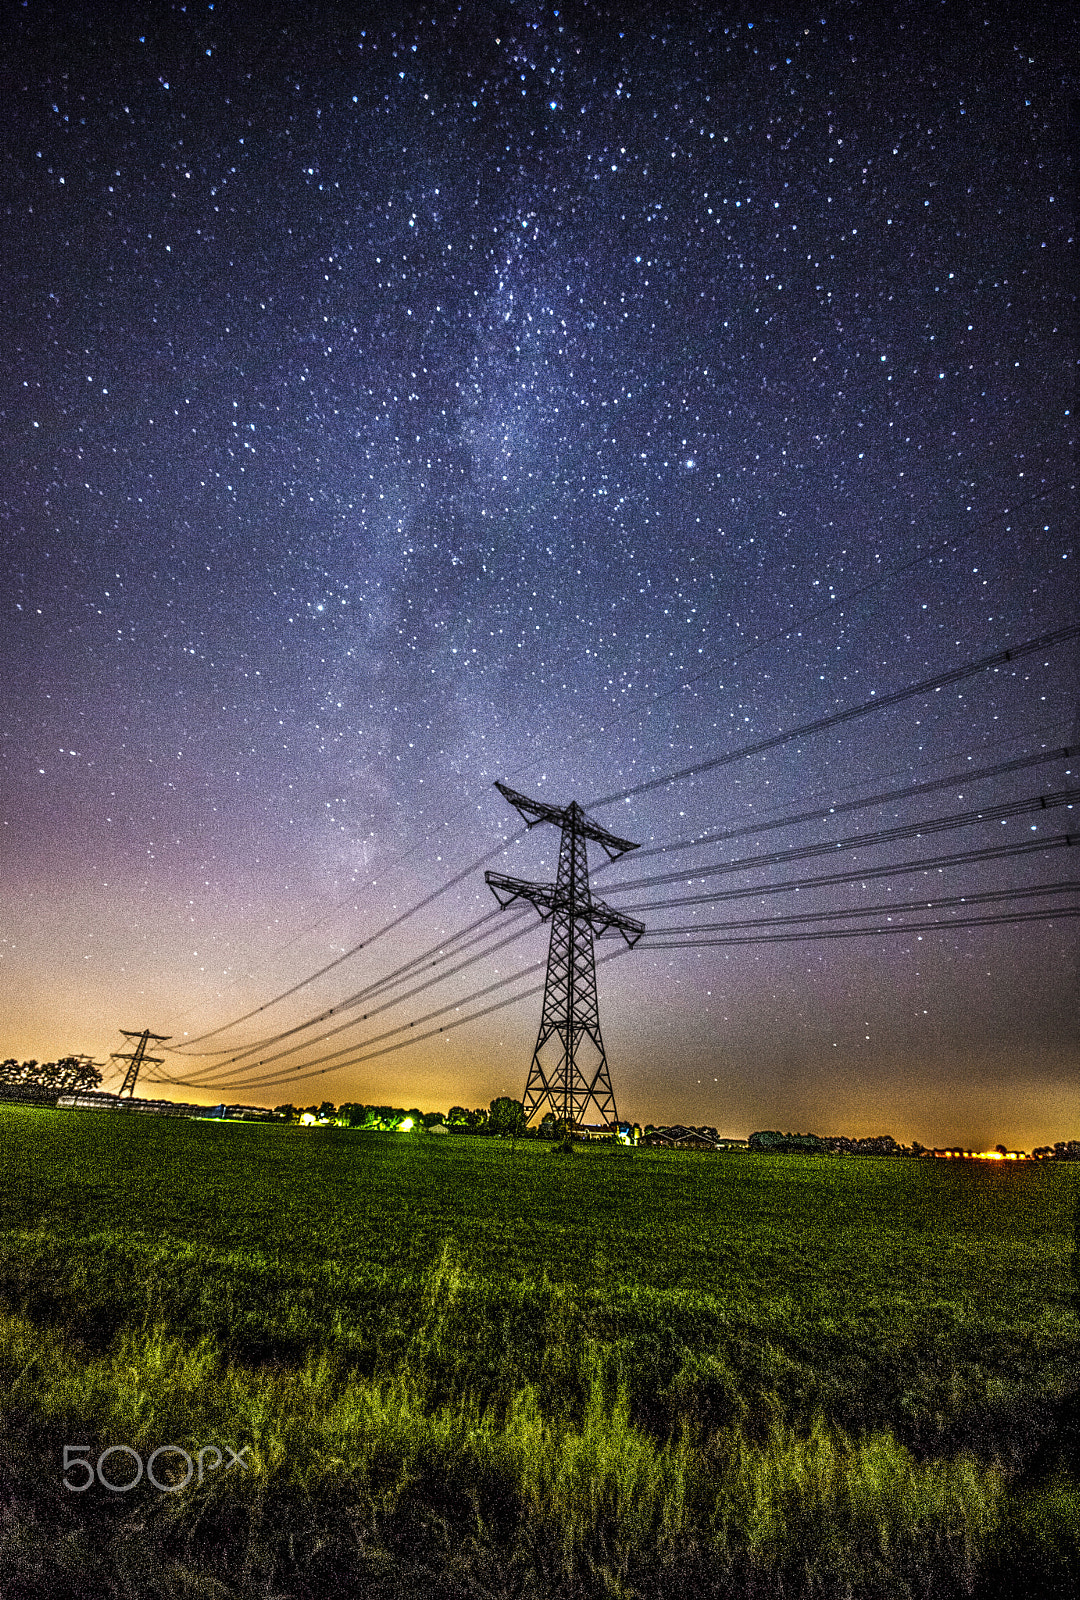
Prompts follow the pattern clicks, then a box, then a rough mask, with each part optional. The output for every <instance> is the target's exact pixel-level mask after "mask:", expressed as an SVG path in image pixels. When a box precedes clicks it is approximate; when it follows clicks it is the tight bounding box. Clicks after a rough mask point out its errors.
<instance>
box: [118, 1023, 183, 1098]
mask: <svg viewBox="0 0 1080 1600" xmlns="http://www.w3.org/2000/svg"><path fill="white" fill-rule="evenodd" d="M120 1032H121V1033H122V1034H123V1035H124V1038H125V1039H138V1041H139V1042H138V1044H137V1045H136V1046H135V1048H134V1050H130V1051H120V1050H117V1051H115V1052H114V1053H113V1054H112V1055H111V1056H110V1057H109V1060H110V1061H126V1062H127V1071H126V1072H125V1073H124V1081H123V1083H122V1084H121V1085H120V1088H119V1090H118V1093H120V1094H126V1095H128V1096H129V1097H131V1098H132V1099H134V1096H135V1080H136V1079H137V1078H138V1076H139V1068H140V1067H141V1066H142V1065H143V1062H148V1063H149V1065H150V1066H152V1067H160V1066H161V1064H162V1062H163V1061H164V1060H165V1057H164V1056H148V1055H147V1053H146V1047H147V1045H148V1044H149V1042H150V1040H151V1039H153V1041H154V1043H155V1044H164V1043H165V1040H166V1039H171V1038H172V1034H171V1033H151V1032H150V1029H149V1028H144V1029H143V1030H142V1032H141V1033H137V1032H135V1031H134V1030H133V1029H130V1028H121V1029H120Z"/></svg>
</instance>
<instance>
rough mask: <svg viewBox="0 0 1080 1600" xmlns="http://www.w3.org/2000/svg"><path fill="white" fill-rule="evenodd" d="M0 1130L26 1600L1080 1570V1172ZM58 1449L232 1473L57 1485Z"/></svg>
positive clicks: (282, 1132)
mask: <svg viewBox="0 0 1080 1600" xmlns="http://www.w3.org/2000/svg"><path fill="white" fill-rule="evenodd" d="M0 1136H2V1151H3V1158H2V1159H3V1167H2V1175H0V1202H2V1207H3V1211H2V1216H3V1231H2V1235H0V1389H2V1390H3V1391H5V1393H6V1398H5V1399H4V1401H3V1402H2V1405H3V1422H2V1440H3V1443H2V1448H0V1462H2V1465H0V1570H2V1571H3V1572H4V1575H5V1576H4V1591H3V1592H4V1596H5V1600H16V1597H22V1596H25V1597H27V1600H29V1597H31V1596H37V1595H39V1594H41V1595H44V1594H49V1595H50V1596H52V1597H56V1596H60V1595H64V1594H68V1593H70V1594H71V1595H80V1596H81V1595H86V1594H91V1593H92V1594H94V1595H102V1596H112V1595H117V1596H119V1595H124V1596H127V1595H131V1596H135V1595H138V1596H140V1597H141V1596H145V1595H151V1594H161V1595H168V1596H176V1597H181V1596H184V1597H186V1596H195V1595H199V1596H203V1595H205V1596H212V1595H213V1596H216V1595H222V1596H224V1595H233V1594H238V1595H243V1596H245V1597H247V1596H256V1595H260V1596H262V1595H266V1596H269V1595H276V1596H282V1597H284V1596H308V1595H311V1596H316V1595H323V1594H326V1593H329V1592H331V1591H332V1590H333V1591H336V1592H338V1593H342V1594H345V1595H351V1594H355V1595H363V1596H365V1597H366V1596H384V1595H385V1596H397V1595H402V1596H404V1595H412V1594H419V1593H424V1594H427V1595H441V1594H447V1595H450V1594H453V1595H459V1596H468V1595H476V1596H481V1595H483V1596H486V1595H507V1596H510V1595H535V1596H543V1595H548V1594H552V1595H554V1594H566V1595H582V1596H585V1595H612V1596H616V1595H617V1596H626V1597H630V1596H637V1595H641V1596H653V1595H656V1596H659V1595H665V1594H672V1593H676V1592H682V1593H685V1594H689V1595H697V1594H702V1595H704V1594H710V1595H717V1596H728V1595H731V1596H734V1595H740V1596H743V1595H749V1596H758V1595H760V1596H773V1595H775V1596H781V1595H782V1596H796V1595H803V1594H820V1595H822V1596H837V1597H839V1596H841V1595H844V1596H862V1595H867V1596H870V1595H882V1596H884V1595H894V1594H911V1595H936V1594H941V1595H951V1594H959V1593H965V1594H977V1595H987V1596H990V1595H1016V1596H1020V1595H1031V1596H1033V1597H1034V1596H1036V1595H1038V1596H1044V1595H1054V1594H1060V1595H1062V1596H1064V1595H1066V1594H1071V1593H1072V1592H1073V1591H1074V1589H1075V1587H1076V1585H1077V1582H1078V1581H1080V1540H1078V1535H1077V1528H1078V1526H1080V1463H1078V1454H1077V1432H1078V1429H1077V1393H1078V1388H1080V1373H1078V1362H1080V1325H1078V1321H1077V1317H1076V1314H1075V1308H1074V1300H1073V1295H1074V1289H1073V1278H1072V1274H1071V1270H1070V1251H1071V1249H1072V1248H1073V1227H1074V1220H1073V1219H1074V1215H1075V1212H1076V1207H1077V1195H1078V1192H1080V1167H1077V1166H1070V1165H1067V1164H1060V1165H1059V1164H1039V1165H1034V1164H1032V1165H1019V1164H1013V1163H1008V1164H1006V1163H950V1162H934V1161H903V1160H886V1159H878V1160H859V1159H843V1158H812V1157H797V1156H787V1157H785V1156H772V1157H769V1156H764V1155H753V1154H732V1155H728V1156H711V1155H700V1154H692V1153H686V1154H682V1153H674V1152H667V1151H647V1152H646V1151H641V1150H638V1151H635V1152H634V1153H633V1155H629V1154H627V1153H623V1152H618V1151H616V1150H614V1149H612V1148H610V1147H604V1146H597V1147H592V1148H583V1149H581V1150H579V1151H578V1152H576V1153H575V1154H574V1156H573V1157H572V1158H570V1159H567V1158H565V1157H554V1158H553V1157H552V1155H551V1154H550V1152H549V1150H548V1148H547V1147H546V1146H544V1145H541V1144H539V1143H534V1142H532V1141H529V1142H526V1143H519V1144H517V1145H516V1146H511V1145H510V1144H509V1143H508V1142H505V1141H500V1140H488V1139H481V1138H466V1137H461V1138H455V1137H452V1136H448V1137H444V1138H434V1137H431V1136H423V1135H387V1134H367V1133H357V1132H351V1131H348V1130H344V1129H318V1128H312V1129H301V1128H293V1127H282V1126H273V1125H258V1124H242V1123H232V1124H230V1123H203V1122H189V1121H182V1120H179V1119H176V1120H173V1119H158V1118H151V1117H146V1118H139V1117H134V1116H132V1117H126V1116H117V1115H110V1114H107V1113H85V1112H72V1111H55V1110H46V1109H41V1110H37V1109H29V1108H23V1107H13V1106H4V1107H0ZM66 1443H78V1444H82V1445H86V1446H89V1449H90V1457H91V1460H93V1459H96V1457H97V1456H98V1454H99V1453H100V1452H101V1451H102V1450H104V1449H105V1448H106V1447H107V1446H110V1445H117V1444H121V1445H126V1446H129V1447H131V1448H132V1449H134V1450H136V1451H139V1452H140V1453H141V1454H142V1455H143V1456H144V1457H145V1456H147V1455H148V1454H149V1453H150V1452H151V1451H152V1450H154V1449H155V1448H156V1447H158V1446H160V1445H163V1444H165V1443H173V1444H177V1445H180V1446H182V1447H183V1448H185V1449H186V1450H188V1451H189V1453H191V1454H192V1455H193V1456H194V1454H195V1452H196V1451H197V1450H198V1449H199V1448H200V1447H202V1446H206V1445H211V1444H216V1445H218V1446H220V1447H222V1448H224V1447H225V1446H230V1447H231V1448H232V1449H234V1450H237V1451H239V1450H240V1449H241V1447H244V1446H246V1447H247V1448H248V1454H247V1456H246V1458H245V1460H246V1463H247V1466H246V1470H242V1469H240V1468H238V1467H235V1466H234V1467H231V1468H228V1469H221V1470H218V1471H216V1472H214V1471H209V1472H208V1473H207V1475H206V1478H205V1481H204V1482H203V1483H202V1485H201V1486H200V1485H198V1484H197V1483H195V1482H194V1481H193V1482H192V1483H191V1484H190V1485H189V1486H188V1487H186V1488H184V1489H183V1490H182V1491H180V1492H177V1493H175V1494H172V1493H167V1492H162V1491H158V1490H156V1489H154V1488H153V1487H152V1486H151V1485H150V1484H149V1483H148V1482H146V1481H145V1480H144V1481H143V1482H141V1483H140V1484H139V1485H138V1486H137V1487H136V1488H134V1489H132V1490H131V1491H130V1492H129V1493H110V1492H109V1491H108V1490H107V1489H106V1488H104V1487H102V1486H101V1484H99V1483H97V1482H95V1483H94V1484H93V1485H92V1487H91V1488H90V1489H88V1490H87V1492H85V1493H72V1492H70V1491H68V1490H66V1489H65V1488H64V1487H63V1483H62V1470H63V1446H64V1445H65V1444H66ZM174 1459H175V1458H174ZM225 1459H226V1460H227V1459H228V1458H227V1456H226V1458H225ZM113 1462H114V1465H113V1467H112V1468H111V1469H110V1472H111V1474H112V1475H113V1476H115V1477H116V1478H117V1479H120V1480H122V1479H123V1477H124V1468H123V1464H122V1461H121V1459H120V1458H118V1457H116V1456H114V1457H113ZM132 1470H133V1469H132ZM164 1470H165V1469H164V1467H163V1468H160V1469H159V1472H160V1471H164Z"/></svg>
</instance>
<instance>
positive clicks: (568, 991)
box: [523, 801, 618, 1125]
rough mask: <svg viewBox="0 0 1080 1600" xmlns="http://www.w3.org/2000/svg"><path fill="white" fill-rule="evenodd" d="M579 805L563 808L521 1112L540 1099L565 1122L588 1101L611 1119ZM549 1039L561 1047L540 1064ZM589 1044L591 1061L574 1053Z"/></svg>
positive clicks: (575, 1119)
mask: <svg viewBox="0 0 1080 1600" xmlns="http://www.w3.org/2000/svg"><path fill="white" fill-rule="evenodd" d="M584 815H585V814H584V812H583V811H582V809H581V807H580V806H579V805H578V804H577V802H576V801H575V802H574V803H573V804H572V805H570V806H568V807H567V809H566V812H565V813H564V819H563V825H562V834H561V838H560V841H559V869H558V873H557V875H556V879H555V892H554V895H553V897H552V911H551V939H550V942H549V945H548V960H547V972H546V974H545V979H544V1007H543V1011H542V1013H541V1018H540V1031H539V1033H538V1034H537V1036H536V1047H535V1049H534V1050H533V1055H532V1062H531V1063H530V1066H529V1075H528V1078H527V1080H526V1083H525V1095H524V1101H523V1104H524V1108H525V1120H526V1122H529V1121H531V1120H532V1118H533V1116H534V1115H535V1114H536V1112H537V1111H538V1110H540V1108H541V1107H542V1106H543V1105H544V1104H545V1102H546V1103H547V1104H549V1105H550V1107H551V1109H552V1111H553V1112H554V1113H555V1115H556V1117H559V1118H561V1119H562V1121H563V1122H565V1123H567V1124H568V1125H570V1124H573V1123H580V1122H583V1121H584V1120H585V1114H586V1112H587V1110H588V1108H589V1106H590V1105H593V1106H595V1107H596V1110H597V1112H598V1113H599V1117H600V1120H601V1121H602V1122H604V1123H610V1122H617V1121H618V1111H617V1109H616V1106H615V1094H614V1091H613V1089H612V1087H611V1075H610V1073H609V1071H608V1064H607V1054H606V1052H605V1050H604V1040H603V1036H602V1035H601V1032H600V1005H599V1000H598V998H597V993H596V961H595V957H594V954H593V929H592V922H591V920H590V918H589V916H588V915H587V914H586V915H582V914H581V911H582V908H587V907H588V905H589V862H588V855H587V851H586V837H585V834H584V833H583V832H582V831H581V827H580V824H581V823H582V821H584ZM553 1039H557V1040H558V1044H559V1055H558V1058H557V1060H556V1061H555V1062H553V1063H549V1065H548V1067H547V1068H545V1065H544V1062H543V1060H542V1058H541V1057H542V1052H543V1051H544V1049H545V1048H546V1047H547V1046H549V1045H550V1043H551V1041H552V1040H553ZM587 1039H588V1040H589V1041H591V1043H592V1045H593V1046H594V1048H595V1052H596V1058H595V1061H594V1062H593V1063H591V1064H590V1067H589V1069H585V1068H583V1066H582V1064H581V1060H580V1056H581V1054H582V1053H583V1046H584V1044H585V1041H586V1040H587Z"/></svg>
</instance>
